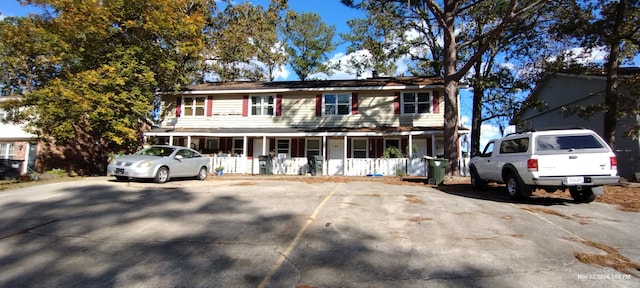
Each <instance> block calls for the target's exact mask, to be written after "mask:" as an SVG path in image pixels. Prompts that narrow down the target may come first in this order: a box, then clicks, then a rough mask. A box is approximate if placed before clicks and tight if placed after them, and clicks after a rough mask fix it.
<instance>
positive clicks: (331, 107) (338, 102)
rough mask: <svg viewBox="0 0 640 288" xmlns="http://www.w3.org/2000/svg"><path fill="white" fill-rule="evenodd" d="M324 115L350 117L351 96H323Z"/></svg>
mask: <svg viewBox="0 0 640 288" xmlns="http://www.w3.org/2000/svg"><path fill="white" fill-rule="evenodd" d="M323 100H324V115H350V114H351V94H324V98H323Z"/></svg>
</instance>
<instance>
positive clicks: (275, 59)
mask: <svg viewBox="0 0 640 288" xmlns="http://www.w3.org/2000/svg"><path fill="white" fill-rule="evenodd" d="M280 2H283V1H280ZM284 8H286V1H284V3H276V2H272V4H271V5H270V6H269V7H268V8H267V9H266V10H265V9H264V8H263V7H262V6H260V5H258V6H254V5H253V4H251V3H249V2H245V3H242V4H238V5H233V4H229V5H228V6H226V8H225V9H224V10H223V11H222V12H221V13H218V14H217V15H216V17H214V18H213V21H212V25H211V27H210V30H209V32H208V35H209V38H210V41H211V45H210V49H209V53H210V54H211V57H210V58H211V60H214V61H212V64H211V65H210V67H209V68H210V69H211V71H212V72H213V73H214V74H215V75H217V77H218V78H219V79H220V80H222V81H232V80H246V79H249V80H265V79H267V80H273V79H274V70H275V69H276V68H277V67H279V66H280V65H282V64H284V61H285V60H286V54H285V53H284V51H282V49H278V35H277V25H278V24H277V23H278V21H279V20H280V15H279V14H280V12H281V10H282V9H284ZM256 61H259V62H256ZM259 63H261V64H259Z"/></svg>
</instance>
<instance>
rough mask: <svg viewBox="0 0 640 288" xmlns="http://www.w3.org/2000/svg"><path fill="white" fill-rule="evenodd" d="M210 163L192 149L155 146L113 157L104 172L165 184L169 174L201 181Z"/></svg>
mask: <svg viewBox="0 0 640 288" xmlns="http://www.w3.org/2000/svg"><path fill="white" fill-rule="evenodd" d="M209 165H210V161H209V158H208V157H205V156H203V155H202V154H200V153H198V151H195V150H193V149H189V148H187V147H181V146H161V145H156V146H150V147H146V148H144V149H142V150H140V151H138V152H136V153H134V154H131V155H126V156H120V157H117V158H115V159H113V160H112V161H111V162H110V163H109V166H108V167H107V173H108V175H110V176H115V177H116V179H118V180H127V179H130V178H134V179H145V178H146V179H153V180H154V181H155V182H156V183H165V182H167V181H169V179H171V177H174V178H177V177H195V178H196V179H198V180H204V179H205V178H207V174H208V173H209Z"/></svg>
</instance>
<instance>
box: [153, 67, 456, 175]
mask: <svg viewBox="0 0 640 288" xmlns="http://www.w3.org/2000/svg"><path fill="white" fill-rule="evenodd" d="M443 84H444V83H443V80H442V78H432V77H398V78H370V79H359V80H319V81H283V82H219V83H207V84H202V85H193V86H189V87H186V88H185V89H183V90H182V91H181V92H179V93H165V94H162V95H161V97H162V99H161V100H162V103H163V105H162V106H163V107H164V109H163V111H162V114H163V115H164V117H163V121H162V122H161V123H160V125H159V127H156V128H153V129H151V130H150V131H148V132H147V133H146V134H145V139H146V140H147V142H148V143H154V144H169V143H170V144H174V145H183V146H189V147H192V148H195V149H197V150H199V151H201V152H203V153H205V154H211V155H212V156H215V157H216V159H222V158H224V157H227V158H229V159H232V161H233V163H232V164H230V162H229V161H227V162H225V163H227V164H226V165H223V166H225V171H226V173H248V174H258V173H259V163H258V158H259V156H263V155H270V156H271V157H273V158H272V162H273V173H275V174H305V173H307V172H308V169H309V167H308V166H307V159H308V157H310V156H315V155H322V160H324V163H323V165H324V166H323V167H324V169H323V174H324V175H367V174H383V175H396V174H398V173H402V174H404V173H407V174H413V175H425V173H426V171H425V164H424V162H423V160H422V157H423V156H425V155H429V156H438V155H442V154H443V151H444V143H443V137H442V135H443V124H444V105H443V104H444V103H443V101H444V100H443ZM463 130H464V129H463ZM464 131H466V130H464ZM390 147H395V148H397V149H399V150H401V151H402V153H403V155H402V158H400V157H398V158H400V159H388V158H389V157H385V159H382V157H383V155H384V154H385V151H387V153H388V152H389V151H391V150H394V148H390ZM393 157H394V156H393V154H392V156H391V158H393ZM263 159H264V158H263ZM227 160H228V159H227ZM400 160H402V161H404V162H402V161H400ZM399 161H400V162H399ZM220 163H223V162H220ZM390 163H391V164H390Z"/></svg>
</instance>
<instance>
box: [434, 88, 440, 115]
mask: <svg viewBox="0 0 640 288" xmlns="http://www.w3.org/2000/svg"><path fill="white" fill-rule="evenodd" d="M433 113H435V114H437V113H440V93H438V91H437V90H436V91H433Z"/></svg>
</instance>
